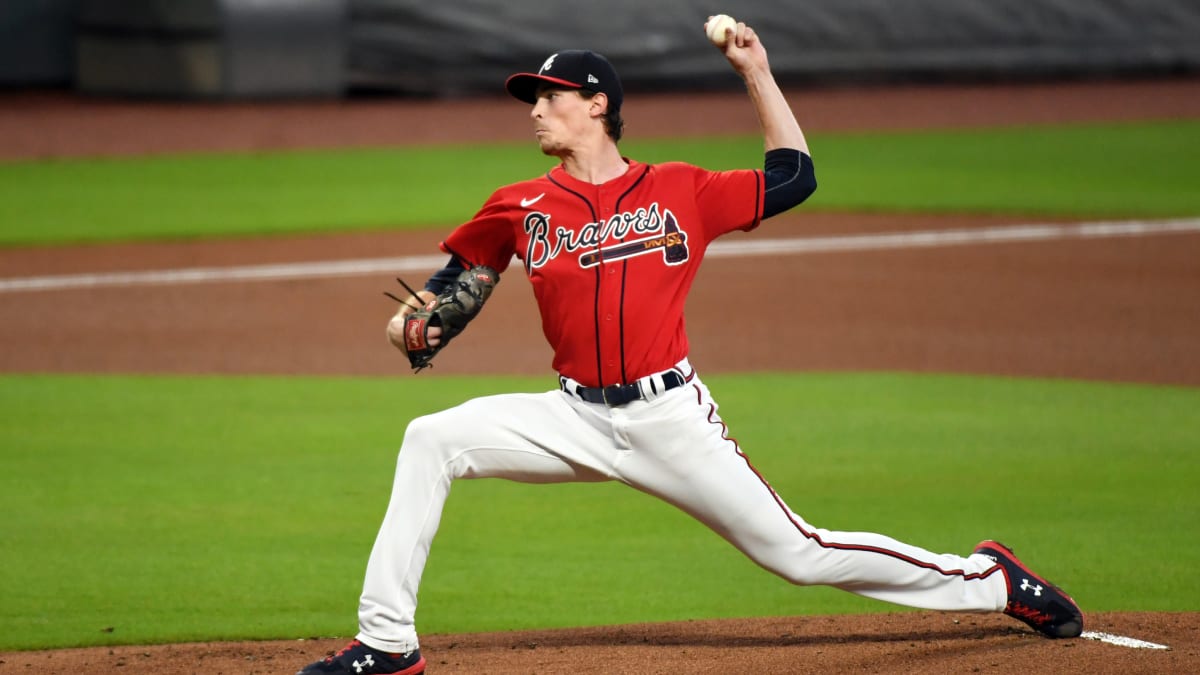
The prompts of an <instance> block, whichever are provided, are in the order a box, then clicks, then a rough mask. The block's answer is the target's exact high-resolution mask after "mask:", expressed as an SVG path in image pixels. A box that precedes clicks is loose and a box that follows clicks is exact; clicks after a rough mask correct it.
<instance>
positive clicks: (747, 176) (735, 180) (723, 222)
mask: <svg viewBox="0 0 1200 675" xmlns="http://www.w3.org/2000/svg"><path fill="white" fill-rule="evenodd" d="M693 170H694V172H695V174H694V179H695V186H696V205H697V206H698V207H699V209H700V213H701V215H702V218H703V222H704V228H705V231H706V232H707V233H708V237H709V239H710V240H712V239H716V238H717V237H719V236H721V235H722V234H725V233H727V232H732V231H733V230H753V229H754V228H756V227H758V224H759V223H760V222H761V221H762V217H763V195H764V179H763V172H762V171H759V170H757V169H739V170H736V171H707V170H705V169H701V168H699V167H693Z"/></svg>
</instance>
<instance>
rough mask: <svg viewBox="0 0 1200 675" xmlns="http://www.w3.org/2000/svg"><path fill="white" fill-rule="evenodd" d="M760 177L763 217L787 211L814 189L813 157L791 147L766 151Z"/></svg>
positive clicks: (815, 185)
mask: <svg viewBox="0 0 1200 675" xmlns="http://www.w3.org/2000/svg"><path fill="white" fill-rule="evenodd" d="M763 176H764V177H765V180H766V196H765V197H764V199H763V218H770V217H771V216H774V215H778V214H780V213H783V212H784V211H787V210H788V209H790V208H792V207H793V206H796V205H797V204H799V203H800V202H802V201H804V200H805V199H808V197H809V195H811V194H812V193H813V192H816V190H817V174H816V172H815V170H814V168H813V161H812V157H809V156H808V154H807V153H804V152H801V151H799V150H794V149H792V148H777V149H775V150H769V151H767V153H766V155H765V156H764V158H763Z"/></svg>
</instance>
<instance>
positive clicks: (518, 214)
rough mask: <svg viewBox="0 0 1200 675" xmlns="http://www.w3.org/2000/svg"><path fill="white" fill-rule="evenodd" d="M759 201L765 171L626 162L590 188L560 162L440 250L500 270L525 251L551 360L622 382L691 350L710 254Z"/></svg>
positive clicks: (754, 216)
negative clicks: (687, 313) (691, 325)
mask: <svg viewBox="0 0 1200 675" xmlns="http://www.w3.org/2000/svg"><path fill="white" fill-rule="evenodd" d="M762 203H763V174H762V172H761V171H759V170H749V169H748V170H739V171H708V170H705V169H701V168H699V167H696V166H692V165H689V164H683V163H668V164H654V165H648V164H642V163H639V162H636V161H630V162H629V169H628V171H626V172H625V175H623V176H621V177H619V178H616V179H614V180H612V181H609V182H607V183H604V184H601V185H593V184H590V183H585V182H583V181H580V180H577V179H575V178H572V177H571V176H570V175H568V174H567V173H566V172H565V171H564V170H563V169H562V168H561V167H556V168H555V169H553V170H551V171H550V172H549V173H547V174H546V175H544V176H541V177H539V178H535V179H533V180H529V181H525V182H522V183H516V184H514V185H509V186H506V187H503V188H501V189H499V190H497V191H496V192H495V193H494V194H493V195H492V196H491V198H490V199H488V201H487V203H486V204H484V206H483V208H482V209H480V211H479V213H478V214H476V216H475V217H474V218H472V219H471V220H470V221H468V222H466V223H464V224H463V225H461V226H459V227H458V228H457V229H455V230H454V232H452V233H451V234H450V236H449V237H447V238H446V241H445V242H443V244H442V248H443V250H445V251H446V252H448V253H451V254H453V255H455V256H457V257H458V258H459V259H461V260H462V261H463V262H464V263H467V264H469V265H487V266H489V267H492V268H494V269H496V270H497V271H499V272H503V271H504V270H505V269H506V268H507V266H508V265H509V263H510V261H511V260H512V258H513V257H514V256H515V257H517V258H519V259H520V260H522V262H523V263H524V267H525V271H526V274H528V276H529V279H530V281H531V282H532V284H533V290H534V294H535V295H536V297H537V300H538V307H539V309H540V310H541V313H542V331H543V333H544V334H545V336H546V339H547V340H548V341H549V342H550V346H551V347H553V349H554V364H553V365H554V369H555V370H557V371H558V372H559V373H561V374H563V375H566V376H568V377H571V378H574V379H576V380H578V381H580V382H582V383H583V384H585V385H587V386H602V385H607V384H613V383H624V382H631V381H633V380H636V379H638V378H639V377H642V376H645V375H649V374H651V373H655V372H659V371H662V370H666V369H667V368H670V367H671V366H673V365H674V364H676V363H678V362H679V361H680V360H681V359H683V358H684V357H686V356H687V354H688V344H687V336H686V334H685V332H684V321H683V307H684V301H685V299H686V298H687V294H688V291H689V290H690V289H691V286H692V281H693V279H695V276H696V271H697V269H698V267H699V265H700V262H701V261H702V260H703V258H704V251H705V250H706V249H707V247H708V244H709V243H710V242H711V241H712V240H713V239H716V238H717V237H719V236H721V235H723V234H726V233H728V232H731V231H733V230H739V229H741V230H749V229H753V228H754V227H755V226H757V225H758V223H759V220H760V219H761V218H762ZM633 289H639V290H637V291H635V290H633ZM646 289H652V290H646Z"/></svg>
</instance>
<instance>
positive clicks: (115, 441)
mask: <svg viewBox="0 0 1200 675" xmlns="http://www.w3.org/2000/svg"><path fill="white" fill-rule="evenodd" d="M707 381H708V383H709V385H710V387H711V388H712V389H713V392H714V394H715V395H716V396H717V398H718V400H719V401H721V402H722V406H723V407H722V413H723V415H724V417H725V420H726V421H727V422H728V423H729V424H730V426H731V429H732V434H733V435H734V436H735V437H736V438H738V440H739V441H740V442H741V444H742V446H743V447H744V448H745V450H746V451H747V453H748V454H749V456H750V457H751V459H752V460H753V461H754V463H755V465H756V466H757V467H758V468H759V469H760V470H761V471H762V473H763V474H764V475H765V476H767V477H768V478H769V479H770V480H771V481H772V483H773V485H774V486H775V488H776V489H777V490H778V491H779V492H780V493H781V494H782V495H783V496H784V497H785V499H787V500H788V501H789V503H790V504H791V505H792V507H793V508H794V509H795V510H796V511H797V512H799V513H800V514H801V515H803V516H805V517H806V518H807V519H808V520H809V521H810V522H812V523H813V524H815V525H818V526H822V527H828V528H832V529H865V530H873V531H880V532H884V533H887V534H892V535H894V536H897V537H899V538H901V539H904V540H908V541H911V542H912V543H915V544H920V545H924V546H926V547H929V548H932V549H937V550H945V551H954V552H960V553H965V552H968V551H969V550H970V549H971V548H972V547H973V545H974V544H975V543H976V542H977V541H978V540H979V539H981V538H984V537H996V538H999V539H1000V540H1002V541H1005V542H1007V543H1009V544H1010V545H1012V546H1014V547H1016V549H1017V551H1018V552H1019V553H1021V554H1022V555H1023V556H1025V557H1026V558H1027V559H1028V560H1029V561H1030V562H1031V563H1032V564H1034V565H1036V566H1037V568H1038V569H1040V570H1044V571H1045V572H1046V573H1047V575H1049V576H1051V578H1052V579H1053V580H1055V581H1057V582H1059V583H1061V584H1062V585H1064V586H1065V587H1066V588H1067V589H1068V590H1069V591H1070V592H1071V593H1072V594H1073V595H1074V596H1075V597H1076V598H1077V599H1078V600H1079V601H1080V602H1081V603H1083V605H1084V607H1085V608H1086V609H1088V610H1090V611H1102V610H1115V609H1122V610H1189V611H1195V610H1197V609H1200V589H1197V587H1196V585H1195V584H1194V583H1192V578H1193V575H1194V571H1195V569H1196V568H1197V566H1200V542H1198V541H1197V539H1196V538H1195V537H1192V536H1187V533H1189V532H1192V531H1193V530H1194V526H1195V523H1196V522H1197V520H1198V519H1200V500H1198V499H1197V497H1196V494H1195V486H1196V485H1197V484H1200V461H1198V459H1197V455H1196V449H1197V448H1198V447H1200V417H1198V416H1197V415H1196V414H1195V411H1196V410H1200V390H1196V389H1189V388H1171V387H1151V386H1133V385H1120V384H1101V383H1082V382H1069V381H1042V380H1016V379H1003V378H987V377H963V376H928V375H922V376H915V375H902V374H887V373H880V374H838V375H825V374H804V375H787V374H771V375H766V374H746V375H737V376H733V375H727V376H719V377H717V376H714V377H710V378H707ZM548 386H549V384H548V382H547V381H546V379H545V378H532V379H531V378H492V379H487V378H484V379H481V378H476V377H472V378H455V377H421V378H419V379H418V378H408V377H405V378H398V379H391V378H387V379H351V378H315V377H313V378H300V377H297V378H266V377H199V378H186V377H115V376H106V377H86V376H57V375H55V376H49V375H46V376H37V375H6V376H2V377H0V410H2V411H3V413H2V415H3V420H4V422H3V424H0V448H3V452H2V453H0V513H3V514H4V516H3V519H2V521H0V541H2V542H3V545H2V546H0V570H3V574H2V575H0V650H11V649H24V648H36V647H55V646H71V645H94V644H115V643H135V644H136V643H147V642H173V641H182V640H209V639H222V638H230V639H232V638H293V637H308V636H318V635H350V634H352V633H353V632H354V630H355V608H356V603H357V595H358V591H359V587H360V583H361V579H362V572H363V568H364V565H365V563H366V557H367V553H368V551H369V550H370V547H371V544H372V541H373V538H374V535H375V531H376V528H377V526H378V523H379V519H380V517H381V516H382V513H383V509H384V507H385V505H386V502H387V499H388V494H389V489H390V485H391V475H392V470H393V466H394V460H395V453H396V450H397V448H398V445H399V442H400V439H401V437H402V434H403V431H404V427H405V424H406V422H407V420H408V419H409V418H410V417H411V416H414V415H418V414H422V413H426V412H431V411H434V410H437V409H441V408H444V407H448V406H450V405H453V404H454V403H456V402H458V401H460V400H463V399H464V398H467V397H471V396H476V395H482V394H485V393H494V392H501V391H537V390H541V389H543V388H547V387H548ZM764 390H769V391H771V392H772V395H771V396H770V397H764V396H762V394H761V392H762V391H764ZM422 602H423V604H422V610H421V612H420V614H419V621H420V627H421V629H422V630H423V631H424V632H425V633H444V632H459V631H473V630H504V629H512V628H522V627H538V626H562V625H587V624H611V623H622V622H630V621H653V620H671V619H684V618H694V617H718V616H750V615H782V614H809V613H815V614H819V613H835V612H862V611H895V610H896V609H897V608H896V607H894V606H891V605H885V604H882V603H875V602H870V601H865V600H860V599H858V598H856V597H854V596H851V595H848V594H845V593H840V592H837V591H834V590H831V589H824V588H794V587H791V586H789V585H788V584H786V583H784V582H783V581H781V580H779V579H777V578H775V577H773V576H771V575H769V574H768V573H766V572H763V571H762V570H760V569H758V568H757V567H755V566H754V565H752V564H751V563H750V562H748V561H747V560H745V559H744V558H743V557H742V556H741V555H740V554H738V553H737V552H736V551H735V550H733V549H732V548H731V547H730V546H729V545H727V544H726V543H724V542H723V541H721V540H719V539H718V538H717V537H716V536H715V535H713V534H712V533H710V532H709V531H708V530H706V529H705V528H703V527H701V526H699V525H698V524H696V523H694V522H692V521H691V520H689V519H688V518H686V517H685V516H683V515H681V514H680V513H678V512H676V511H674V510H672V509H671V508H670V507H668V506H666V505H664V504H661V503H659V502H657V501H655V500H652V499H650V498H647V497H645V496H643V495H640V494H638V493H636V492H634V491H632V490H629V489H628V488H624V487H621V486H619V485H615V484H601V485H559V486H526V485H516V484H511V483H505V482H502V481H477V482H471V481H463V482H460V483H458V484H456V486H455V488H454V491H453V494H452V495H451V497H450V502H449V505H448V508H447V512H446V514H445V518H444V520H443V525H442V531H441V533H440V534H439V537H438V539H437V541H436V543H435V546H434V549H433V553H432V557H431V562H430V566H429V568H428V572H427V574H426V578H425V583H424V585H423V588H422Z"/></svg>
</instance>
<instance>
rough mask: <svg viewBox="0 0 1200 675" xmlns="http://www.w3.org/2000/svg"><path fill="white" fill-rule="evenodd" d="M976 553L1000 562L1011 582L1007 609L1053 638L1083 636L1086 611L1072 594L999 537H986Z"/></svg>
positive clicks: (1009, 582) (1011, 613)
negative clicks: (1040, 573) (1020, 557)
mask: <svg viewBox="0 0 1200 675" xmlns="http://www.w3.org/2000/svg"><path fill="white" fill-rule="evenodd" d="M975 553H978V554H980V555H985V556H987V557H989V558H991V559H992V560H994V561H995V562H996V564H997V565H999V566H1000V569H1001V570H1003V572H1004V581H1005V583H1007V584H1008V604H1007V605H1005V607H1004V613H1005V614H1007V615H1009V616H1011V617H1014V618H1017V619H1020V620H1021V621H1024V622H1025V623H1027V624H1029V626H1030V627H1031V628H1033V629H1034V630H1036V631H1037V632H1039V633H1041V634H1042V635H1045V636H1046V637H1051V638H1071V637H1079V634H1080V633H1082V632H1083V612H1081V611H1079V605H1077V604H1075V601H1074V600H1072V599H1071V596H1069V595H1067V594H1066V593H1064V592H1062V590H1061V589H1059V588H1058V587H1057V586H1055V585H1054V584H1052V583H1050V582H1049V581H1046V580H1045V579H1043V578H1042V577H1040V576H1038V575H1036V574H1034V573H1033V571H1031V570H1030V569H1029V568H1028V567H1026V566H1025V565H1024V564H1023V563H1022V562H1021V561H1020V560H1017V556H1016V555H1015V554H1013V552H1012V549H1010V548H1008V547H1007V546H1005V545H1004V544H1001V543H1000V542H998V541H990V540H989V541H982V542H980V543H979V546H976V547H975Z"/></svg>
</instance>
